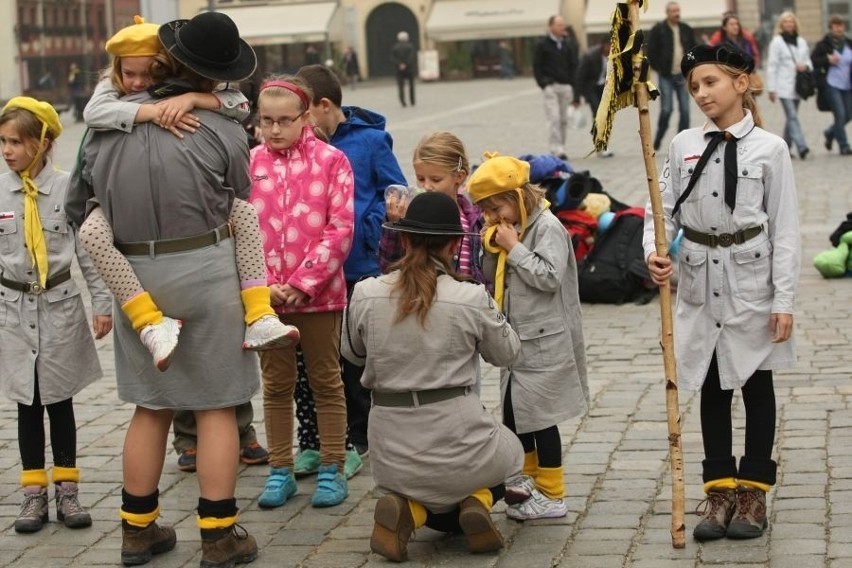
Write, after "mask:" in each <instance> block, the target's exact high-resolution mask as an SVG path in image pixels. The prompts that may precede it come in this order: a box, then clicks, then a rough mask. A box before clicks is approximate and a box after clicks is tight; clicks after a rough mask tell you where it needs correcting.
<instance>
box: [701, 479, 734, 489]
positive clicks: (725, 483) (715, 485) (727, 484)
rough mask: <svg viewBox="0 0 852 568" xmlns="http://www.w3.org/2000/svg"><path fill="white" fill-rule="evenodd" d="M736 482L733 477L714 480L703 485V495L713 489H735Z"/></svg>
mask: <svg viewBox="0 0 852 568" xmlns="http://www.w3.org/2000/svg"><path fill="white" fill-rule="evenodd" d="M736 488H737V480H736V479H734V478H733V477H723V478H721V479H714V480H712V481H708V482H707V483H705V484H704V493H710V491H712V490H714V489H736Z"/></svg>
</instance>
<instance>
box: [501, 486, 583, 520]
mask: <svg viewBox="0 0 852 568" xmlns="http://www.w3.org/2000/svg"><path fill="white" fill-rule="evenodd" d="M567 514H568V506H567V505H566V504H565V499H549V498H547V497H545V496H544V495H542V494H541V492H540V491H539V490H538V489H533V490H532V493H531V494H530V498H529V499H527V500H526V501H524V502H523V503H518V504H516V505H509V506H508V507H506V516H507V517H509V518H510V519H515V520H516V521H531V520H533V519H557V518H559V517H564V516H565V515H567Z"/></svg>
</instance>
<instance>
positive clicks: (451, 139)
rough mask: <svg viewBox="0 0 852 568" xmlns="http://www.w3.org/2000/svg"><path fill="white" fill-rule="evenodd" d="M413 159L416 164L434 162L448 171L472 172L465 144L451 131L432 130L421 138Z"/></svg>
mask: <svg viewBox="0 0 852 568" xmlns="http://www.w3.org/2000/svg"><path fill="white" fill-rule="evenodd" d="M412 161H413V162H414V163H415V164H416V163H418V162H422V163H424V164H434V165H436V166H439V167H442V168H445V169H446V170H447V171H448V172H464V173H465V175H467V174H469V173H470V164H469V163H468V161H467V153H466V152H465V149H464V144H462V141H461V140H459V138H458V136H456V135H455V134H453V133H451V132H446V131H440V132H432V133H431V134H427V135H426V136H424V137H423V138H421V139H420V142H418V143H417V147H416V148H414V156H413V157H412Z"/></svg>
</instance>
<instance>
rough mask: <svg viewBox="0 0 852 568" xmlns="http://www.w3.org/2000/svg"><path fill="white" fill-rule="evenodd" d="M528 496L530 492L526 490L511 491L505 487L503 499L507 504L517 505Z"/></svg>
mask: <svg viewBox="0 0 852 568" xmlns="http://www.w3.org/2000/svg"><path fill="white" fill-rule="evenodd" d="M529 498H530V493H527V492H526V491H513V490H511V489H509V488H508V487H507V488H506V495H505V496H504V497H503V501H505V502H506V504H507V505H518V504H520V503H523V502H524V501H526V500H527V499H529Z"/></svg>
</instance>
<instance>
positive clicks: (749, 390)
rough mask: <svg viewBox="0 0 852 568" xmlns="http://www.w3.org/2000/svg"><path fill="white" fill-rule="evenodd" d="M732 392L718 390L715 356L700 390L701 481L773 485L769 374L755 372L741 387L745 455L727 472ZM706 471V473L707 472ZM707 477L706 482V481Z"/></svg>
mask: <svg viewBox="0 0 852 568" xmlns="http://www.w3.org/2000/svg"><path fill="white" fill-rule="evenodd" d="M733 397H734V391H733V390H722V387H721V385H720V383H719V365H718V363H717V361H716V354H715V353H713V358H712V359H711V361H710V368H709V369H708V370H707V377H706V378H705V380H704V385H703V386H702V387H701V436H702V439H703V441H704V456H705V457H706V460H705V472H704V473H705V475H704V479H705V481H711V480H713V479H719V478H722V477H741V478H743V479H748V480H750V481H759V482H761V483H768V484H770V485H772V484H774V483H775V462H774V461H772V459H771V457H772V446H773V444H774V443H775V389H774V387H773V383H772V371H760V370H758V371H755V372H754V374H753V375H752V376H751V377H749V379H748V381H747V382H746V384H745V385H744V386H743V388H742V397H743V405H744V406H745V414H746V426H745V454H744V455H743V457H742V459H741V460H740V467H739V471H736V470H735V471H731V465H730V464H733V460H734V458H733V457H732V456H733V449H732V444H733V443H732V423H731V402H732V400H733ZM708 469H709V470H710V471H708ZM708 477H709V479H708Z"/></svg>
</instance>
